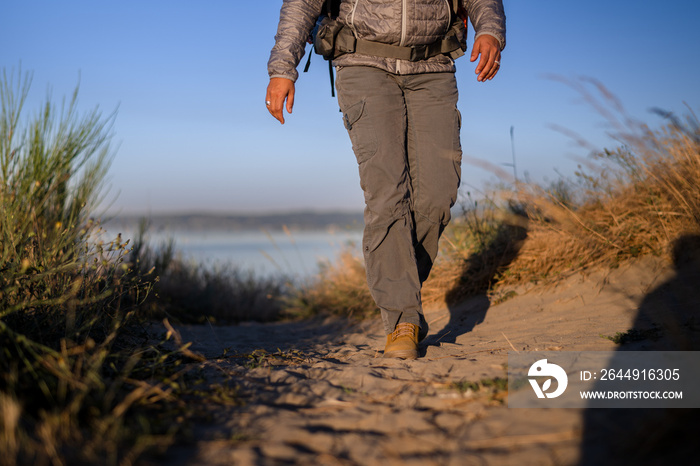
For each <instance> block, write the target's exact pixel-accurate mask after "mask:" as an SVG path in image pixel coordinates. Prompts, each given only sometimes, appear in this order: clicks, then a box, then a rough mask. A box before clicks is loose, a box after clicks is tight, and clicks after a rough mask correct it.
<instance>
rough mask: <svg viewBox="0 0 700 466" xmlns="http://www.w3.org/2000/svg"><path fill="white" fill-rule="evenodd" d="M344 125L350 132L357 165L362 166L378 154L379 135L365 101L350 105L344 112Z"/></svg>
mask: <svg viewBox="0 0 700 466" xmlns="http://www.w3.org/2000/svg"><path fill="white" fill-rule="evenodd" d="M343 123H344V124H345V129H347V130H348V134H349V135H350V141H351V142H352V150H353V152H354V153H355V157H357V163H358V164H362V163H364V162H366V161H367V160H369V159H370V158H372V156H373V155H374V154H375V153H376V152H377V147H378V143H377V134H376V130H375V129H374V125H372V124H371V121H370V118H369V117H368V115H367V112H366V109H365V101H364V100H361V101H359V102H357V103H355V104H353V105H350V106H349V107H347V108H346V109H345V111H344V112H343Z"/></svg>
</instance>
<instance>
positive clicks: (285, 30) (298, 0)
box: [267, 0, 324, 81]
mask: <svg viewBox="0 0 700 466" xmlns="http://www.w3.org/2000/svg"><path fill="white" fill-rule="evenodd" d="M323 3H324V0H284V1H283V3H282V8H281V10H280V21H279V25H278V26H277V34H276V35H275V45H274V47H272V51H271V52H270V59H269V60H268V62H267V73H268V74H269V75H270V78H287V79H291V80H292V81H296V80H297V78H298V77H299V73H298V72H297V69H296V68H297V66H298V65H299V62H300V61H301V58H302V57H303V56H304V49H305V47H306V39H307V38H308V37H309V33H310V32H311V30H312V29H313V27H314V25H315V24H316V18H318V16H319V15H320V14H321V9H322V7H323Z"/></svg>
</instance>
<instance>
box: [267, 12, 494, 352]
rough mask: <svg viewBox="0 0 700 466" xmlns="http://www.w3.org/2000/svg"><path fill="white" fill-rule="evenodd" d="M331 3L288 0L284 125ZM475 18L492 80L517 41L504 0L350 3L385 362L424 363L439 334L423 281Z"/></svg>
mask: <svg viewBox="0 0 700 466" xmlns="http://www.w3.org/2000/svg"><path fill="white" fill-rule="evenodd" d="M324 5H325V0H283V4H282V8H281V11H280V19H279V25H278V29H277V34H276V36H275V45H274V47H273V48H272V51H271V53H270V59H269V61H268V74H269V76H270V82H269V84H268V87H267V91H266V96H265V104H266V106H267V108H268V110H269V112H270V114H271V115H272V116H273V117H274V118H276V119H277V120H279V122H280V123H282V124H284V121H285V119H284V110H286V111H287V113H291V112H292V108H293V106H294V98H295V88H294V83H295V81H296V80H297V78H298V73H297V71H296V67H297V66H298V65H299V62H300V61H301V58H302V57H303V55H304V49H305V45H306V42H307V39H308V37H309V34H310V33H311V31H312V29H313V28H314V25H315V24H316V22H317V18H319V15H321V14H322V11H323V9H324ZM466 18H469V20H470V21H471V24H472V26H473V28H474V31H475V33H474V37H475V39H474V45H473V47H472V51H471V56H470V58H471V61H472V62H475V61H476V60H479V61H478V64H477V66H476V69H475V74H476V79H477V80H478V81H480V82H485V81H489V80H491V79H493V78H494V76H496V74H497V73H498V71H499V69H500V59H501V51H502V50H503V48H504V47H505V44H506V42H505V13H504V9H503V3H502V0H341V1H340V11H339V14H338V17H337V19H336V22H337V23H335V24H336V25H337V26H338V27H340V32H339V33H338V34H337V36H335V37H336V41H337V42H336V43H335V44H334V45H332V47H334V49H333V50H334V54H333V55H334V58H333V65H334V66H335V69H336V75H337V78H336V89H337V94H338V104H339V106H340V109H341V111H342V113H343V121H344V124H345V128H346V129H347V131H348V134H349V136H350V140H351V142H352V147H353V152H354V153H355V156H356V158H357V162H358V166H359V173H360V185H361V187H362V190H363V192H364V199H365V213H364V220H365V227H364V232H363V238H362V251H363V255H364V260H365V267H366V271H367V283H368V285H369V289H370V292H371V294H372V297H373V298H374V301H375V302H376V304H377V306H378V307H379V309H380V311H381V317H382V322H383V325H384V330H385V333H386V335H387V339H386V346H385V349H384V357H394V358H403V359H415V358H417V357H418V343H419V342H420V341H421V340H422V339H423V338H424V337H425V336H426V335H427V333H428V324H427V322H426V321H425V318H424V317H423V308H422V303H421V287H422V284H423V282H424V281H425V280H426V279H427V278H428V276H429V274H430V270H431V268H432V266H433V263H434V261H435V258H436V256H437V253H438V241H439V239H440V236H441V234H442V232H443V231H444V229H445V227H446V226H447V224H448V222H449V221H450V208H451V207H452V206H453V205H454V203H455V201H456V199H457V191H458V188H459V184H460V177H461V160H462V150H461V144H460V128H461V115H460V113H459V110H458V109H457V98H458V91H457V84H456V79H455V59H456V58H457V57H459V56H460V55H462V54H463V53H464V52H463V49H464V44H465V37H464V35H465V34H466V28H465V26H466ZM462 21H463V22H464V24H463V25H462V24H461V22H462ZM455 25H457V28H456V29H455ZM455 30H456V33H455ZM336 31H337V30H336ZM455 36H456V37H455ZM455 38H456V39H457V41H456V43H457V47H455Z"/></svg>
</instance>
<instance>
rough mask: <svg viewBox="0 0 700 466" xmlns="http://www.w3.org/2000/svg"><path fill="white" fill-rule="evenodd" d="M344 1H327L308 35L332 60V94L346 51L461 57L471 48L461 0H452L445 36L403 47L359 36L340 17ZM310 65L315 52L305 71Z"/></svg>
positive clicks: (410, 56) (405, 56) (416, 57)
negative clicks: (335, 69)
mask: <svg viewBox="0 0 700 466" xmlns="http://www.w3.org/2000/svg"><path fill="white" fill-rule="evenodd" d="M341 1H342V0H326V1H325V3H324V5H323V9H322V12H321V14H320V15H319V17H318V18H317V19H316V25H315V26H314V28H313V29H312V30H311V33H310V35H309V39H308V42H309V43H311V44H313V48H314V51H315V52H316V53H317V54H319V55H322V56H323V58H324V59H326V60H328V70H329V74H330V80H331V95H332V96H333V97H335V86H334V82H333V81H334V79H333V63H332V60H333V59H334V58H336V57H339V56H341V55H344V54H346V53H355V52H358V53H363V54H366V55H375V56H380V57H387V58H397V59H401V60H408V61H418V60H426V59H428V58H430V57H433V56H436V55H440V54H447V55H450V56H451V57H452V58H453V59H457V58H459V57H461V56H462V55H464V52H465V51H466V49H467V44H466V30H467V13H466V11H465V10H464V8H463V7H462V2H461V0H452V26H451V27H450V30H449V31H448V32H447V34H446V35H445V37H444V38H443V39H442V40H440V41H437V42H434V43H432V44H427V45H424V46H414V47H402V46H396V45H389V44H383V43H380V42H372V41H368V40H364V39H357V38H355V36H354V34H353V33H352V31H351V30H350V29H349V28H346V27H344V25H343V24H341V23H340V22H338V21H336V18H337V17H338V15H339V14H340V3H341ZM310 65H311V53H309V58H308V59H307V61H306V66H305V67H304V73H306V72H307V71H308V70H309V66H310Z"/></svg>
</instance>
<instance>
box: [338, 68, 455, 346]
mask: <svg viewBox="0 0 700 466" xmlns="http://www.w3.org/2000/svg"><path fill="white" fill-rule="evenodd" d="M336 87H337V91H338V103H339V105H340V109H341V111H342V112H343V119H344V123H345V128H346V129H347V131H348V134H349V135H350V140H351V141H352V147H353V151H354V152H355V156H356V157H357V162H358V165H359V172H360V185H361V187H362V190H363V192H364V198H365V212H364V220H365V229H364V233H363V239H362V250H363V255H364V260H365V266H366V270H367V283H368V285H369V289H370V292H371V294H372V297H373V298H374V300H375V302H376V304H377V306H378V307H379V309H380V310H381V315H382V321H383V324H384V330H385V332H386V333H387V334H389V333H391V332H393V331H394V328H395V327H396V325H397V324H398V323H401V322H409V323H413V324H416V325H419V326H420V327H421V333H427V323H426V322H425V319H424V318H423V308H422V304H421V287H422V284H423V282H424V281H425V280H426V279H427V278H428V275H429V274H430V270H431V268H432V266H433V263H434V261H435V257H436V256H437V253H438V240H439V239H440V236H441V234H442V232H443V230H444V228H445V226H446V225H447V224H448V222H449V221H450V207H452V206H453V205H454V203H455V201H456V199H457V190H458V188H459V183H460V176H461V171H460V170H461V169H460V165H461V160H462V150H461V146H460V140H459V132H460V126H461V117H460V114H459V110H457V97H458V95H457V84H456V80H455V75H454V73H451V72H447V73H424V74H414V75H395V74H392V73H389V72H386V71H383V70H381V69H379V68H373V67H364V66H348V67H341V68H339V69H338V71H337V80H336Z"/></svg>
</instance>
